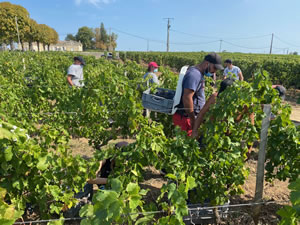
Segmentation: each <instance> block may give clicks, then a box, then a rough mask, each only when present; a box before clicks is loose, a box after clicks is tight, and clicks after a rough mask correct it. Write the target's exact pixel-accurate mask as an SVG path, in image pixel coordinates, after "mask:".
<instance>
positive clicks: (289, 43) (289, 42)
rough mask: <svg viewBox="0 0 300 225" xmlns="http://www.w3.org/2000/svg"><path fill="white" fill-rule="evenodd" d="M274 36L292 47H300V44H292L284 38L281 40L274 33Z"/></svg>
mask: <svg viewBox="0 0 300 225" xmlns="http://www.w3.org/2000/svg"><path fill="white" fill-rule="evenodd" d="M274 37H275V38H276V39H277V40H279V41H281V42H282V43H285V44H287V45H290V46H293V47H297V48H300V45H295V44H292V43H290V42H287V41H284V40H282V39H281V38H279V37H278V36H277V35H274Z"/></svg>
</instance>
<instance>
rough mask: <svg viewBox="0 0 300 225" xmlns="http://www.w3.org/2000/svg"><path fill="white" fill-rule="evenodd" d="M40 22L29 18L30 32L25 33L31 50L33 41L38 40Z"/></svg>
mask: <svg viewBox="0 0 300 225" xmlns="http://www.w3.org/2000/svg"><path fill="white" fill-rule="evenodd" d="M38 32H39V30H38V23H37V22H36V21H35V20H33V19H30V20H29V32H27V33H26V34H25V41H26V42H28V45H29V50H32V43H33V42H35V41H37V40H38V37H39V34H38Z"/></svg>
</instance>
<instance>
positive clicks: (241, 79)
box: [238, 71, 244, 81]
mask: <svg viewBox="0 0 300 225" xmlns="http://www.w3.org/2000/svg"><path fill="white" fill-rule="evenodd" d="M238 76H239V78H240V81H244V76H243V74H242V71H240V72H239V73H238Z"/></svg>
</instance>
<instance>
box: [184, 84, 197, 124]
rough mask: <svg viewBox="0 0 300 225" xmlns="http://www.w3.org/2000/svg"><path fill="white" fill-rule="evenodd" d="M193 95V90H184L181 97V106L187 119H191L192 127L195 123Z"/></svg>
mask: <svg viewBox="0 0 300 225" xmlns="http://www.w3.org/2000/svg"><path fill="white" fill-rule="evenodd" d="M194 93H195V92H194V91H193V90H191V89H187V88H185V89H184V92H183V96H182V101H183V106H184V108H185V111H186V113H187V114H188V116H189V118H190V119H191V126H192V127H193V125H194V123H195V113H194V101H193V96H194Z"/></svg>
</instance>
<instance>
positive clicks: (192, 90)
mask: <svg viewBox="0 0 300 225" xmlns="http://www.w3.org/2000/svg"><path fill="white" fill-rule="evenodd" d="M223 69H224V68H223V66H222V60H221V57H220V56H219V55H218V54H216V53H214V52H213V53H210V54H208V55H206V56H205V57H204V60H203V61H202V62H201V63H200V64H197V65H195V66H192V67H190V68H189V69H188V71H187V72H186V74H185V76H184V78H183V81H182V90H183V93H182V97H181V100H180V104H179V105H178V110H177V111H176V113H175V114H174V115H173V124H174V125H175V126H176V125H177V126H180V128H181V129H182V130H184V131H186V132H187V134H188V136H191V135H192V130H193V125H194V123H195V120H196V117H197V115H198V113H199V112H200V110H201V109H202V107H203V106H204V104H205V93H204V84H205V82H204V81H205V76H208V77H211V76H213V74H214V73H215V72H216V71H217V70H223Z"/></svg>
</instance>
